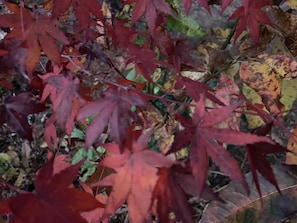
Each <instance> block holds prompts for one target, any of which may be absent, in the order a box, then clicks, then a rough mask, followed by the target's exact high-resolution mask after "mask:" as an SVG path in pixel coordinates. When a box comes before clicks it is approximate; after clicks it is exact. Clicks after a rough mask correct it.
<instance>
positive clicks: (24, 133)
mask: <svg viewBox="0 0 297 223" xmlns="http://www.w3.org/2000/svg"><path fill="white" fill-rule="evenodd" d="M44 110H45V106H44V105H43V104H40V103H39V102H37V101H36V100H34V99H33V97H32V95H31V94H30V93H21V94H19V95H17V96H15V97H12V96H8V97H6V98H4V101H3V103H2V104H0V116H1V119H0V126H1V125H3V124H4V123H7V124H8V125H9V126H10V127H11V128H12V129H13V130H14V131H16V133H18V134H19V136H20V137H22V138H24V139H28V140H32V139H33V136H32V128H31V126H30V125H29V123H28V115H29V114H34V113H38V112H42V111H44Z"/></svg>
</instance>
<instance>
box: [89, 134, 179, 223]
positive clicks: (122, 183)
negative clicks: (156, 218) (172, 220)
mask: <svg viewBox="0 0 297 223" xmlns="http://www.w3.org/2000/svg"><path fill="white" fill-rule="evenodd" d="M135 133H136V131H130V132H129V136H128V138H129V140H128V141H130V139H131V138H132V139H134V141H132V142H131V143H132V145H129V144H130V143H126V144H125V148H124V152H121V149H120V147H119V145H117V144H115V143H109V144H105V145H103V146H104V148H106V149H107V151H108V152H109V154H110V156H108V157H106V158H105V159H104V160H103V162H102V163H101V164H102V165H103V166H105V167H109V168H112V169H114V170H115V171H116V173H114V174H111V175H109V176H107V177H105V178H104V179H103V180H101V181H99V182H98V183H95V184H94V185H93V186H106V185H110V186H112V192H111V193H110V195H109V197H108V199H107V203H106V209H105V210H106V213H107V214H113V213H114V212H115V211H116V210H117V209H118V208H119V207H120V206H121V205H122V204H123V203H124V202H127V204H128V211H129V220H130V221H131V222H144V220H145V221H147V222H150V219H151V214H152V208H151V202H152V196H153V190H154V187H155V185H156V182H157V180H158V174H157V173H158V168H162V167H164V168H169V167H170V166H171V165H173V164H174V163H175V162H174V161H172V160H170V159H168V158H167V157H166V156H164V155H163V154H160V153H157V152H155V151H151V150H148V149H147V143H148V140H149V136H150V135H151V134H150V132H148V133H146V134H142V135H141V136H140V137H139V138H138V139H137V138H136V137H135V135H134V134H135ZM136 134H137V133H136ZM135 138H136V139H135ZM127 146H129V147H127Z"/></svg>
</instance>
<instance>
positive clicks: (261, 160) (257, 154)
mask: <svg viewBox="0 0 297 223" xmlns="http://www.w3.org/2000/svg"><path fill="white" fill-rule="evenodd" d="M271 127H272V123H269V124H267V125H264V126H261V127H258V128H256V129H255V130H254V133H255V134H257V135H260V136H265V135H267V134H268V133H269V132H270V131H271ZM246 152H247V156H248V160H249V164H250V168H251V172H252V175H253V181H254V182H255V185H256V188H257V190H258V193H259V195H260V197H261V188H260V183H259V179H258V174H257V171H258V172H259V173H260V174H261V175H262V176H263V177H264V178H265V179H266V180H267V181H269V182H270V183H271V184H272V185H274V186H275V187H276V188H277V190H278V191H279V192H280V189H279V187H278V184H277V181H276V178H275V176H274V173H273V170H272V167H271V166H270V163H269V162H268V161H267V160H266V158H265V157H266V155H268V154H273V153H283V152H289V150H288V149H286V148H284V147H282V146H281V145H279V144H275V145H271V144H270V143H267V142H259V143H254V144H247V145H246Z"/></svg>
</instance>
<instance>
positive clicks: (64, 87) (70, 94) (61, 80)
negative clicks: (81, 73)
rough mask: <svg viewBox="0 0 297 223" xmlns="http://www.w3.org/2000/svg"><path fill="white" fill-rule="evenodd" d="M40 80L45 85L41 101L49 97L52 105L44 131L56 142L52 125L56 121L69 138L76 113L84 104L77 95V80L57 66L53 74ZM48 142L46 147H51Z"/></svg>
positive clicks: (46, 75)
mask: <svg viewBox="0 0 297 223" xmlns="http://www.w3.org/2000/svg"><path fill="white" fill-rule="evenodd" d="M40 78H41V79H42V80H43V81H44V82H45V83H46V85H45V88H44V90H43V93H42V98H41V101H45V100H46V99H47V98H48V97H50V99H51V101H52V103H53V114H52V116H51V117H50V118H49V119H48V120H47V127H46V130H45V131H48V133H49V135H51V136H53V140H54V141H56V138H55V137H56V135H55V133H54V132H53V130H54V125H53V124H54V122H55V121H56V122H57V123H58V124H59V125H60V126H61V127H62V128H63V129H64V130H65V131H66V133H67V134H68V135H69V136H70V135H71V133H72V130H73V128H74V120H75V118H76V116H77V113H78V111H79V109H80V107H81V106H82V105H83V104H84V100H83V99H82V98H81V97H80V95H79V85H80V81H79V79H78V78H74V76H73V73H71V72H70V71H65V72H63V71H62V68H59V67H57V66H55V67H54V70H53V72H50V73H47V74H45V75H40ZM49 135H46V137H49ZM49 138H51V137H49ZM50 141H51V140H50V139H48V140H47V143H48V145H51V143H50Z"/></svg>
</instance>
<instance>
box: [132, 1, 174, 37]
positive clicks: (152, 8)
mask: <svg viewBox="0 0 297 223" xmlns="http://www.w3.org/2000/svg"><path fill="white" fill-rule="evenodd" d="M134 2H136V5H135V6H134V8H133V14H132V21H131V26H132V25H134V24H135V22H136V21H137V20H139V19H140V17H141V16H143V15H144V14H145V17H146V20H147V23H148V27H149V30H150V32H151V34H152V35H153V34H154V33H155V27H156V20H157V16H158V12H163V13H165V14H167V15H171V14H172V12H171V8H170V6H169V4H168V3H167V2H166V1H165V0H138V1H135V0H128V1H127V3H129V4H132V3H134Z"/></svg>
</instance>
